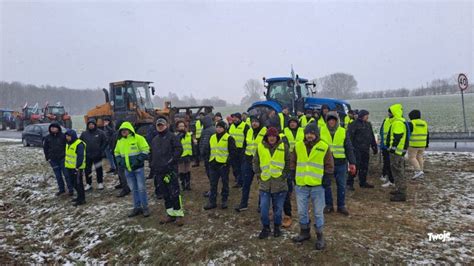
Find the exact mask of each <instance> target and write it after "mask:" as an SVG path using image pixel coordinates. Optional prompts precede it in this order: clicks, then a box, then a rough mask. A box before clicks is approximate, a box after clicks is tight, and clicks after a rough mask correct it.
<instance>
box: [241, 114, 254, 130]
mask: <svg viewBox="0 0 474 266" xmlns="http://www.w3.org/2000/svg"><path fill="white" fill-rule="evenodd" d="M242 121H244V122H245V124H247V126H249V127H252V121H250V116H249V114H248V113H246V112H243V113H242Z"/></svg>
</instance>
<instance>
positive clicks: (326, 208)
mask: <svg viewBox="0 0 474 266" xmlns="http://www.w3.org/2000/svg"><path fill="white" fill-rule="evenodd" d="M331 212H334V207H333V206H326V207H324V213H325V214H328V213H331Z"/></svg>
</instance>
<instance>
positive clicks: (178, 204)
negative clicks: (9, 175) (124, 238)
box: [44, 104, 429, 250]
mask: <svg viewBox="0 0 474 266" xmlns="http://www.w3.org/2000/svg"><path fill="white" fill-rule="evenodd" d="M298 115H299V116H295V117H292V116H290V115H289V110H288V108H286V107H284V108H283V111H282V112H281V113H275V112H273V113H272V112H271V113H270V114H269V115H268V116H266V117H264V116H258V115H251V116H248V114H246V113H244V114H240V113H234V114H232V115H231V116H230V119H229V118H228V119H225V120H224V119H223V117H222V115H221V114H220V113H216V114H215V115H213V116H211V115H209V114H208V115H206V114H204V113H202V114H199V117H198V120H197V121H196V123H195V126H194V128H192V129H191V127H190V126H189V124H188V123H186V122H185V121H177V122H176V123H173V124H169V121H167V120H166V118H163V117H160V118H158V119H157V120H156V122H155V123H154V125H151V126H150V128H149V129H148V131H147V134H146V137H143V136H141V135H139V134H137V133H136V132H135V129H134V127H133V125H132V124H131V123H130V122H127V121H124V122H122V123H118V124H117V126H116V128H113V127H112V126H111V124H110V121H109V120H107V121H105V123H104V129H103V130H101V129H98V128H97V124H96V122H95V120H93V119H91V120H89V121H88V123H87V130H86V131H84V132H83V133H82V134H81V136H80V137H79V138H78V137H77V135H76V132H75V131H74V130H71V129H69V130H67V132H66V133H65V134H64V135H63V133H62V132H61V127H60V126H59V125H57V124H55V123H52V124H51V125H50V128H49V131H50V135H49V136H48V137H47V138H46V141H45V145H44V152H45V156H46V160H48V161H49V162H50V164H51V166H52V168H53V170H54V172H55V175H56V178H57V181H58V186H59V192H58V193H57V195H61V194H63V193H65V192H66V190H65V184H64V181H63V178H62V173H63V174H64V177H66V178H65V180H66V183H67V189H68V192H69V195H71V196H72V195H73V194H74V193H73V189H75V190H76V192H77V197H76V198H75V199H74V200H75V203H74V205H76V206H77V205H82V204H84V203H85V195H84V194H85V193H84V191H85V190H89V189H91V186H92V175H91V173H92V167H94V169H95V171H96V176H97V183H98V185H97V188H98V189H103V188H104V186H103V184H102V183H103V173H102V171H103V170H102V164H101V162H102V158H103V157H104V156H105V157H107V159H108V160H109V164H110V166H111V169H110V172H113V173H117V174H118V176H119V180H120V184H119V185H117V186H116V188H121V189H122V191H121V192H120V194H119V195H118V196H125V195H127V194H128V193H130V192H132V196H133V197H132V198H133V209H132V211H131V212H130V214H129V215H128V216H129V217H133V216H137V215H143V216H145V217H147V216H149V215H150V211H149V208H148V196H147V192H146V177H145V170H144V167H145V161H146V160H149V167H150V175H149V177H148V178H152V179H154V185H155V194H156V197H157V198H158V199H161V198H164V201H165V208H166V215H164V217H163V218H162V219H161V220H160V223H162V224H166V223H175V224H176V225H178V226H182V225H183V219H182V218H183V217H184V210H183V200H182V193H181V191H182V190H191V180H192V179H191V167H192V166H198V165H199V161H202V162H204V167H205V173H206V175H207V177H208V179H209V191H206V192H205V193H204V196H205V197H207V198H208V200H207V204H205V205H204V206H203V209H204V210H212V209H215V208H217V207H218V204H217V197H218V183H219V181H220V182H221V183H222V190H221V191H220V199H221V200H220V208H222V209H227V208H228V198H229V194H230V189H229V187H230V185H229V174H230V172H231V170H232V174H233V175H234V177H235V184H234V186H233V187H235V188H240V189H241V195H240V196H241V197H240V203H239V204H238V205H237V206H235V208H234V209H235V211H237V212H242V211H245V210H247V209H248V205H249V198H250V192H251V187H252V183H253V179H254V177H255V178H256V179H257V180H258V186H259V188H258V191H259V193H258V202H259V203H258V206H259V207H258V211H259V212H260V220H261V224H262V230H261V232H260V234H259V238H261V239H264V238H267V237H269V235H270V234H271V233H272V231H273V236H274V237H279V236H281V234H282V231H281V227H289V226H291V223H292V204H291V198H292V194H293V193H294V194H295V196H296V203H297V214H298V217H299V225H300V234H299V235H298V236H297V237H295V238H294V239H293V241H295V242H303V241H306V240H308V239H310V238H311V234H310V231H311V230H310V228H311V225H310V221H311V219H310V212H309V205H310V203H311V204H312V208H313V210H312V215H313V216H314V220H313V221H314V228H315V231H316V239H317V240H316V243H315V248H316V249H318V250H321V249H324V247H325V242H324V238H323V227H324V214H325V213H326V214H328V213H331V212H335V211H337V212H338V213H341V214H343V215H349V211H348V210H347V208H346V203H345V194H346V190H354V189H355V188H354V179H355V177H356V176H358V178H359V186H360V187H361V188H363V189H369V188H373V187H374V186H373V185H372V184H370V183H369V182H367V174H368V168H369V158H370V152H371V150H372V153H373V154H377V153H378V146H379V145H378V144H377V141H376V138H375V135H374V131H373V128H372V125H371V123H370V122H369V112H368V111H366V110H360V111H358V112H356V111H350V112H349V113H348V115H346V116H344V117H343V118H342V119H341V118H340V117H339V114H338V113H337V112H336V111H330V109H329V107H328V106H325V105H323V106H322V107H321V110H317V111H314V110H305V112H304V113H298ZM409 117H410V122H408V121H406V120H405V119H404V118H403V108H402V105H401V104H394V105H392V106H390V108H389V109H388V116H387V118H386V119H385V120H384V122H383V124H382V126H381V130H380V147H381V150H382V155H383V158H384V160H383V162H384V165H383V176H382V179H384V180H383V181H384V182H385V183H384V185H383V187H390V186H394V187H395V189H394V190H393V191H391V192H390V194H392V195H391V197H390V200H391V201H405V200H406V178H405V160H404V156H405V153H406V152H408V157H409V160H410V162H411V163H412V164H413V165H414V168H415V176H414V178H415V179H416V178H422V177H423V152H424V149H425V148H426V147H428V143H429V141H428V139H429V137H428V126H427V123H426V121H424V120H422V119H421V113H420V111H418V110H413V111H412V112H410V114H409ZM192 162H194V164H193V165H191V163H192ZM83 171H84V172H85V175H86V187H84V186H83V180H82V175H83ZM332 180H335V183H336V191H337V196H336V197H337V200H336V204H337V205H336V207H337V209H335V208H334V203H333V195H332V190H331V183H332ZM270 207H272V208H271V209H270ZM270 216H273V230H272V228H271V224H270V220H271V219H270Z"/></svg>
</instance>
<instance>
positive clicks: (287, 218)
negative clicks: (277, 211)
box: [282, 215, 293, 228]
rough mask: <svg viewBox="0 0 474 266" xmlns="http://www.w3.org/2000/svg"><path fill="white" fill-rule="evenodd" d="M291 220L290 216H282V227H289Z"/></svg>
mask: <svg viewBox="0 0 474 266" xmlns="http://www.w3.org/2000/svg"><path fill="white" fill-rule="evenodd" d="M292 222H293V220H292V219H291V216H287V215H285V216H283V223H282V226H283V228H290V226H291V224H292Z"/></svg>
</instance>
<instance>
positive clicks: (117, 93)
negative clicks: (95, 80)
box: [109, 80, 155, 112]
mask: <svg viewBox="0 0 474 266" xmlns="http://www.w3.org/2000/svg"><path fill="white" fill-rule="evenodd" d="M151 83H152V82H151V81H133V80H125V81H119V82H112V83H110V90H109V92H110V97H111V101H110V103H111V105H112V107H113V110H114V112H127V111H135V110H136V109H137V108H138V109H141V110H153V103H152V99H151V97H152V95H154V94H155V88H154V87H153V86H150V84H151Z"/></svg>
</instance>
